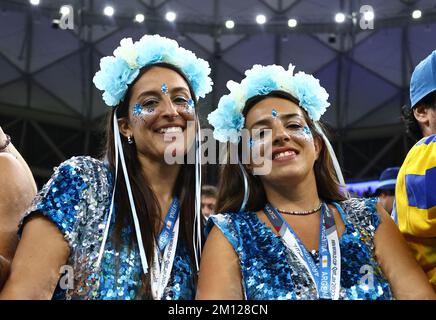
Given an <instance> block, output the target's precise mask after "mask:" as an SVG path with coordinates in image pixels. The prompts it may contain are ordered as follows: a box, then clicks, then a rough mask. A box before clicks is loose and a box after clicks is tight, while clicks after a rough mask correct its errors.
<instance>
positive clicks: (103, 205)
mask: <svg viewBox="0 0 436 320" xmlns="http://www.w3.org/2000/svg"><path fill="white" fill-rule="evenodd" d="M111 190H112V182H111V177H110V173H109V169H108V168H107V166H106V165H105V164H104V163H103V162H102V161H100V160H97V159H94V158H91V157H73V158H70V159H68V160H66V161H64V162H63V163H61V164H60V165H59V166H58V167H56V168H54V173H53V175H52V177H51V178H50V180H49V181H48V182H47V183H46V184H45V185H44V187H43V188H42V190H41V191H40V192H39V193H38V194H37V196H36V197H35V199H34V200H33V203H32V205H31V207H30V208H29V209H28V211H27V213H26V216H25V218H24V219H23V221H22V223H21V225H20V230H21V228H22V227H23V225H24V223H25V221H27V219H28V218H29V216H31V215H33V214H35V213H37V212H39V213H42V214H43V215H44V216H46V217H47V218H49V220H52V221H53V222H54V223H55V224H56V225H57V226H58V228H59V229H60V230H61V232H62V233H64V234H71V232H73V230H75V229H76V227H77V226H79V225H80V226H86V225H88V224H89V223H90V221H97V220H101V219H103V215H104V213H105V212H106V209H107V207H108V206H109V203H110V199H111V197H110V193H111Z"/></svg>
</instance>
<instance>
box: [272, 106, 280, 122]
mask: <svg viewBox="0 0 436 320" xmlns="http://www.w3.org/2000/svg"><path fill="white" fill-rule="evenodd" d="M271 116H272V118H273V119H274V120H276V119H277V117H278V116H279V112H278V111H277V110H276V109H272V111H271Z"/></svg>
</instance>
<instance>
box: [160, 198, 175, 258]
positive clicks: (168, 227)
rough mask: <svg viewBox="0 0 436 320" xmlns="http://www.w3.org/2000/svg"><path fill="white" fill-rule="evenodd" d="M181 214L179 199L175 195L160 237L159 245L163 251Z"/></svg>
mask: <svg viewBox="0 0 436 320" xmlns="http://www.w3.org/2000/svg"><path fill="white" fill-rule="evenodd" d="M178 216H179V200H178V199H177V197H176V196H174V198H173V201H172V202H171V205H170V208H169V210H168V213H167V215H166V217H165V221H164V225H163V229H162V231H161V233H160V234H159V237H158V241H157V244H158V247H159V250H160V251H161V252H162V251H163V250H164V249H165V247H166V246H167V244H168V242H169V241H170V237H171V233H172V232H173V229H174V226H175V223H176V220H177V218H178Z"/></svg>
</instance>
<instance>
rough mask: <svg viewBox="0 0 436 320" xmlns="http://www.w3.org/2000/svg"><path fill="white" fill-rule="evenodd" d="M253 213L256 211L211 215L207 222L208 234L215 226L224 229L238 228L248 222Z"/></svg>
mask: <svg viewBox="0 0 436 320" xmlns="http://www.w3.org/2000/svg"><path fill="white" fill-rule="evenodd" d="M253 215H255V213H254V212H221V213H217V214H214V215H211V216H209V219H208V220H207V222H206V235H207V234H208V233H209V232H210V231H211V230H212V228H213V227H214V226H217V227H218V228H219V229H224V231H230V229H235V228H238V226H239V225H241V224H245V223H248V222H249V221H250V220H251V219H250V218H252V216H253Z"/></svg>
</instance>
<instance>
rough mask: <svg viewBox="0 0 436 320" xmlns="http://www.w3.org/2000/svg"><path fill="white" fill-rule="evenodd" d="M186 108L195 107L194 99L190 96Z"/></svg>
mask: <svg viewBox="0 0 436 320" xmlns="http://www.w3.org/2000/svg"><path fill="white" fill-rule="evenodd" d="M188 108H190V109H194V108H195V104H194V100H192V99H191V98H189V99H188Z"/></svg>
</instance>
